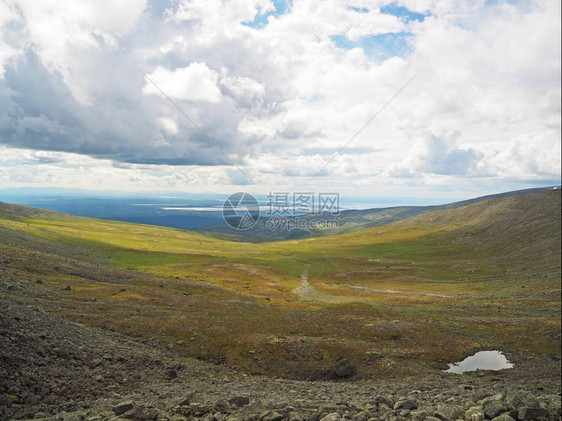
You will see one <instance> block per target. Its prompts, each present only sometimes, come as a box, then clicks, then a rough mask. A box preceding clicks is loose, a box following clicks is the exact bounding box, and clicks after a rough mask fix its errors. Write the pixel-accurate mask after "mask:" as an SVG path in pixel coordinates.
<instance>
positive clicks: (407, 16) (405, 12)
mask: <svg viewBox="0 0 562 421" xmlns="http://www.w3.org/2000/svg"><path fill="white" fill-rule="evenodd" d="M381 13H384V14H386V15H393V16H397V17H399V18H400V19H401V20H403V21H404V22H411V21H417V22H423V20H424V19H425V18H426V17H428V16H429V14H428V15H424V14H423V13H416V12H412V11H411V10H410V9H407V8H406V7H403V6H398V5H397V4H396V3H390V4H387V5H386V6H383V7H381Z"/></svg>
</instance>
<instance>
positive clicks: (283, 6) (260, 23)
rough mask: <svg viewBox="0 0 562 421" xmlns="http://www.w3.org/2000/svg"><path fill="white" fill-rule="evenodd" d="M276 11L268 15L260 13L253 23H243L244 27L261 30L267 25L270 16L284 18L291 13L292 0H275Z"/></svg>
mask: <svg viewBox="0 0 562 421" xmlns="http://www.w3.org/2000/svg"><path fill="white" fill-rule="evenodd" d="M273 5H274V6H275V10H273V11H270V12H267V13H258V14H257V15H256V16H255V18H254V20H253V21H251V22H242V25H244V26H249V27H250V28H255V29H261V28H263V27H265V26H266V25H267V18H269V17H270V16H274V17H277V16H282V15H284V14H285V13H287V12H288V11H289V9H290V8H291V6H292V0H273Z"/></svg>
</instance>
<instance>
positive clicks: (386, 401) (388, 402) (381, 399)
mask: <svg viewBox="0 0 562 421" xmlns="http://www.w3.org/2000/svg"><path fill="white" fill-rule="evenodd" d="M382 403H384V404H385V405H386V406H388V407H389V408H392V407H393V406H394V402H392V401H391V400H390V399H388V398H387V397H384V396H377V397H376V398H375V400H373V405H380V404H382Z"/></svg>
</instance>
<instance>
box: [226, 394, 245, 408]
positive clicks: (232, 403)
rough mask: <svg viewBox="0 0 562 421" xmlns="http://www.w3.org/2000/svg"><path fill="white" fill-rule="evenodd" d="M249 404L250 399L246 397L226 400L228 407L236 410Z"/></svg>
mask: <svg viewBox="0 0 562 421" xmlns="http://www.w3.org/2000/svg"><path fill="white" fill-rule="evenodd" d="M249 403H250V398H248V397H246V396H235V397H233V398H231V399H229V400H228V404H229V405H230V406H234V407H236V408H242V407H243V406H246V405H248V404H249Z"/></svg>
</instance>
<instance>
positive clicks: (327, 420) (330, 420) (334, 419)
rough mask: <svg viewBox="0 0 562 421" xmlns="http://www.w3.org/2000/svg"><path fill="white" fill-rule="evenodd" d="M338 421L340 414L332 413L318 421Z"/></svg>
mask: <svg viewBox="0 0 562 421" xmlns="http://www.w3.org/2000/svg"><path fill="white" fill-rule="evenodd" d="M340 420H341V417H340V414H338V413H337V412H332V413H330V414H328V415H326V416H325V417H324V418H322V419H321V420H320V421H340Z"/></svg>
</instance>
